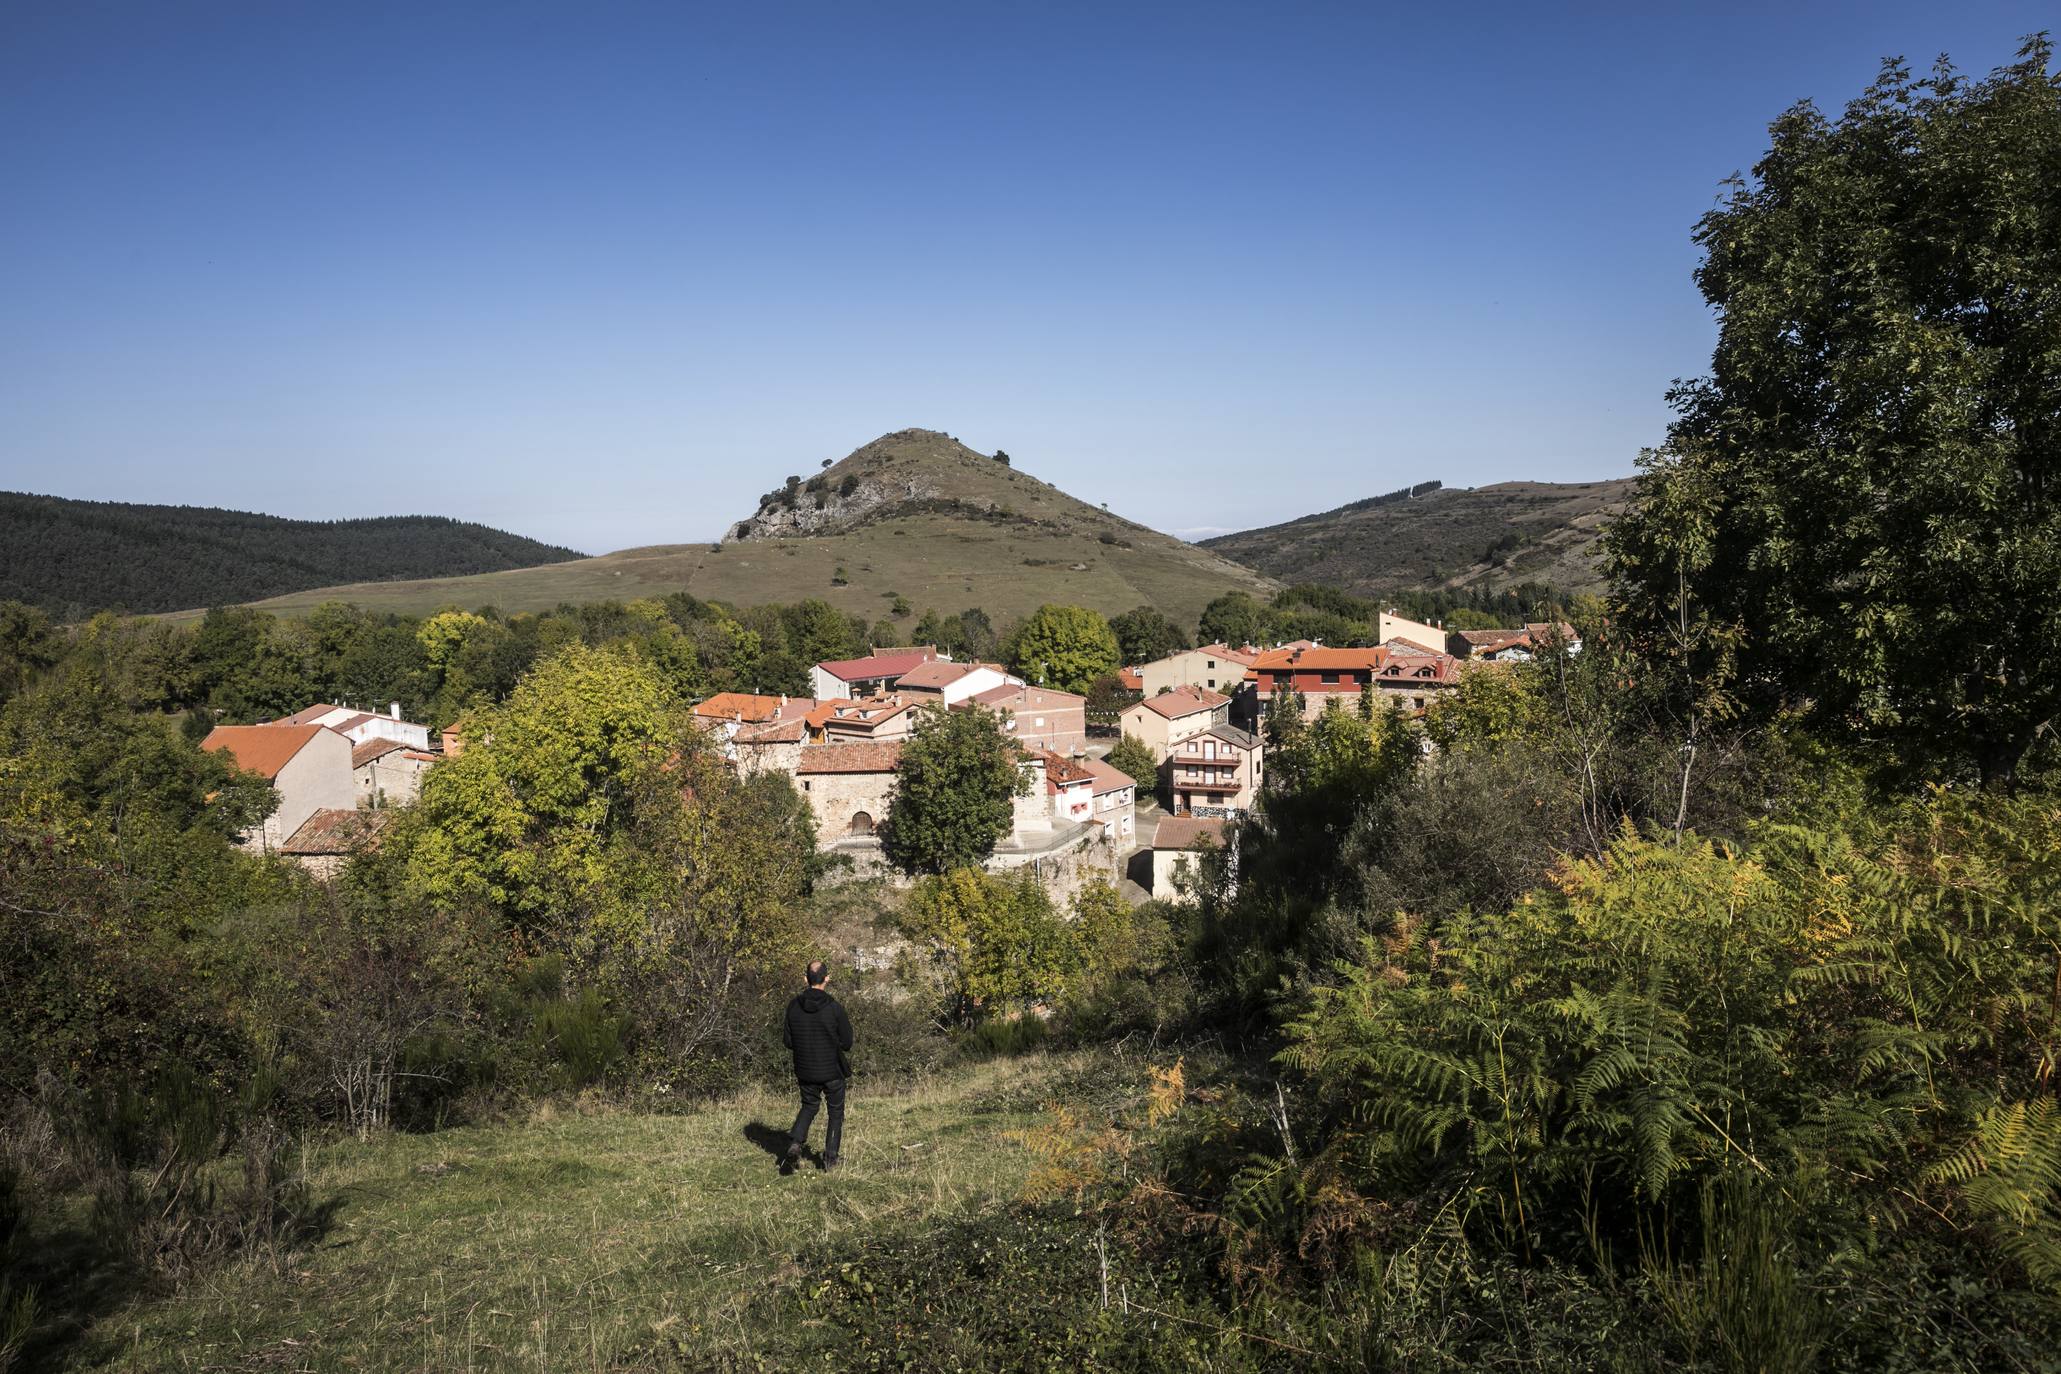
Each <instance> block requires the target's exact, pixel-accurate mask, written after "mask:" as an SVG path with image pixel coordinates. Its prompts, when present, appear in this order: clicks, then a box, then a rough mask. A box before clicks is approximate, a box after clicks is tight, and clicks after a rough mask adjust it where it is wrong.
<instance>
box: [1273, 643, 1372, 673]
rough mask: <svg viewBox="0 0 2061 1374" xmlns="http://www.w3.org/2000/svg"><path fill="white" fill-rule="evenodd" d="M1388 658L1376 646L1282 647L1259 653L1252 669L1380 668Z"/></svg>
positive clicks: (1284, 670)
mask: <svg viewBox="0 0 2061 1374" xmlns="http://www.w3.org/2000/svg"><path fill="white" fill-rule="evenodd" d="M1388 656H1389V651H1388V650H1387V649H1385V648H1382V647H1380V646H1378V645H1377V646H1376V647H1374V648H1371V649H1318V648H1308V649H1302V648H1297V647H1295V646H1293V645H1288V644H1284V645H1282V646H1281V647H1280V648H1278V649H1269V650H1267V651H1266V652H1265V653H1263V654H1261V655H1260V656H1259V659H1258V660H1257V661H1256V662H1255V663H1254V664H1253V665H1252V666H1253V667H1254V668H1256V669H1258V670H1259V671H1261V672H1274V673H1283V672H1288V671H1291V670H1293V669H1298V668H1299V669H1301V670H1303V671H1304V672H1316V671H1318V670H1319V669H1323V670H1326V671H1337V670H1339V669H1342V668H1352V669H1365V668H1379V667H1380V666H1381V665H1382V664H1384V663H1386V662H1387V661H1388Z"/></svg>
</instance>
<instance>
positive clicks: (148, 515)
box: [0, 492, 580, 617]
mask: <svg viewBox="0 0 2061 1374" xmlns="http://www.w3.org/2000/svg"><path fill="white" fill-rule="evenodd" d="M579 556H580V555H579V554H578V553H577V552H575V551H574V550H572V549H562V548H558V547H556V546H555V545H551V544H540V543H538V542H537V541H536V540H534V539H525V538H523V537H522V536H520V535H515V534H507V533H504V532H503V531H501V530H496V529H489V528H488V527H487V526H485V525H474V524H468V523H466V522H464V521H461V520H449V519H445V518H443V517H440V516H429V515H395V516H383V517H380V518H377V519H371V520H326V521H325V520H285V519H281V518H280V517H278V516H276V515H255V514H251V513H249V512H247V511H232V510H215V509H212V508H209V507H202V506H142V505H130V504H127V503H124V502H116V501H69V500H65V499H63V498H61V497H56V496H31V495H27V494H25V493H21V492H0V600H9V599H11V600H16V601H27V602H30V603H32V604H35V605H39V606H42V607H44V608H46V609H48V610H50V611H52V612H54V613H56V614H58V615H61V616H67V617H71V616H79V615H82V614H87V613H91V612H93V611H98V610H104V609H118V610H126V611H132V612H138V613H147V612H152V611H170V610H177V609H179V608H180V607H184V606H209V605H226V604H230V603H234V602H238V601H252V600H255V599H257V598H259V597H265V596H277V595H279V594H280V593H283V592H295V591H300V590H302V589H304V588H308V587H319V586H322V585H323V584H325V583H330V582H338V581H342V580H344V579H346V578H351V579H356V580H361V581H372V582H380V581H387V580H390V579H394V578H420V577H445V576H454V575H460V574H470V573H485V572H493V571H495V570H497V569H503V568H521V567H529V566H533V565H535V564H540V563H553V562H559V561H563V560H566V559H574V558H578V557H579Z"/></svg>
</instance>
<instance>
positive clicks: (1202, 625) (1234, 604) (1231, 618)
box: [1195, 592, 1273, 644]
mask: <svg viewBox="0 0 2061 1374" xmlns="http://www.w3.org/2000/svg"><path fill="white" fill-rule="evenodd" d="M1272 620H1273V614H1272V612H1271V611H1269V610H1268V608H1267V607H1265V606H1262V605H1261V604H1260V603H1259V602H1258V601H1256V600H1254V599H1253V596H1252V593H1250V592H1225V593H1224V594H1223V595H1222V596H1220V597H1218V598H1217V599H1216V600H1214V601H1212V602H1210V603H1209V604H1208V605H1207V606H1204V607H1203V608H1202V619H1201V620H1200V621H1199V622H1197V624H1196V627H1195V637H1196V638H1197V639H1198V640H1199V641H1200V642H1202V643H1204V644H1218V643H1221V644H1257V643H1259V642H1260V641H1262V640H1263V639H1265V638H1267V629H1268V626H1269V625H1270V624H1271V622H1272Z"/></svg>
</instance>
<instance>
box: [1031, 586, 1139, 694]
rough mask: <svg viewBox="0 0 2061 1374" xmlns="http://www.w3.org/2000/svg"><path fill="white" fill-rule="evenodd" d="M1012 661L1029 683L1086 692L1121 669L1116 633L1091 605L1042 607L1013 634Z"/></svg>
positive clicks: (1065, 690)
mask: <svg viewBox="0 0 2061 1374" xmlns="http://www.w3.org/2000/svg"><path fill="white" fill-rule="evenodd" d="M1009 662H1010V665H1011V666H1012V667H1013V668H1015V670H1016V671H1017V673H1019V674H1020V675H1021V676H1022V677H1023V679H1024V681H1026V682H1034V683H1036V684H1038V685H1039V686H1041V687H1056V688H1058V689H1059V690H1060V691H1062V692H1081V693H1085V692H1086V691H1087V690H1088V688H1089V686H1090V685H1092V684H1093V683H1094V681H1095V679H1096V678H1098V677H1107V676H1108V675H1109V674H1111V673H1113V672H1115V671H1116V670H1117V668H1118V667H1120V666H1121V665H1120V663H1119V662H1118V650H1117V643H1116V635H1115V634H1114V633H1113V632H1112V631H1111V630H1110V628H1109V622H1108V621H1106V620H1104V619H1103V618H1102V617H1101V616H1100V615H1098V614H1097V613H1096V612H1094V611H1091V610H1089V609H1088V608H1087V607H1085V606H1040V607H1038V609H1037V610H1035V611H1033V612H1031V614H1030V615H1029V617H1028V618H1026V619H1025V620H1024V622H1023V623H1022V624H1021V625H1019V626H1017V627H1016V633H1015V634H1013V635H1011V636H1010V638H1009Z"/></svg>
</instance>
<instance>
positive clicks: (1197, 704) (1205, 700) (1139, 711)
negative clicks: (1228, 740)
mask: <svg viewBox="0 0 2061 1374" xmlns="http://www.w3.org/2000/svg"><path fill="white" fill-rule="evenodd" d="M1118 721H1119V723H1120V724H1121V725H1122V727H1123V732H1124V733H1125V734H1127V735H1135V736H1137V737H1138V739H1140V740H1142V741H1143V742H1144V744H1145V747H1146V748H1148V749H1150V750H1151V751H1152V758H1153V761H1154V762H1156V763H1165V762H1166V760H1167V755H1168V754H1169V753H1170V752H1171V751H1172V750H1173V748H1174V746H1175V745H1177V744H1179V743H1180V742H1181V741H1182V740H1185V739H1189V738H1191V737H1193V736H1195V735H1199V734H1201V733H1202V732H1203V731H1205V730H1209V729H1212V728H1214V727H1215V726H1218V725H1229V724H1230V723H1231V698H1230V697H1228V696H1226V695H1224V694H1223V693H1222V692H1212V691H1211V690H1209V689H1208V688H1207V687H1176V688H1174V689H1173V690H1172V691H1168V692H1160V693H1157V694H1155V695H1152V696H1148V697H1145V698H1144V699H1143V700H1140V701H1134V702H1132V703H1131V704H1130V705H1129V706H1126V707H1125V708H1124V710H1123V714H1122V715H1121V716H1120V717H1118Z"/></svg>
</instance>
